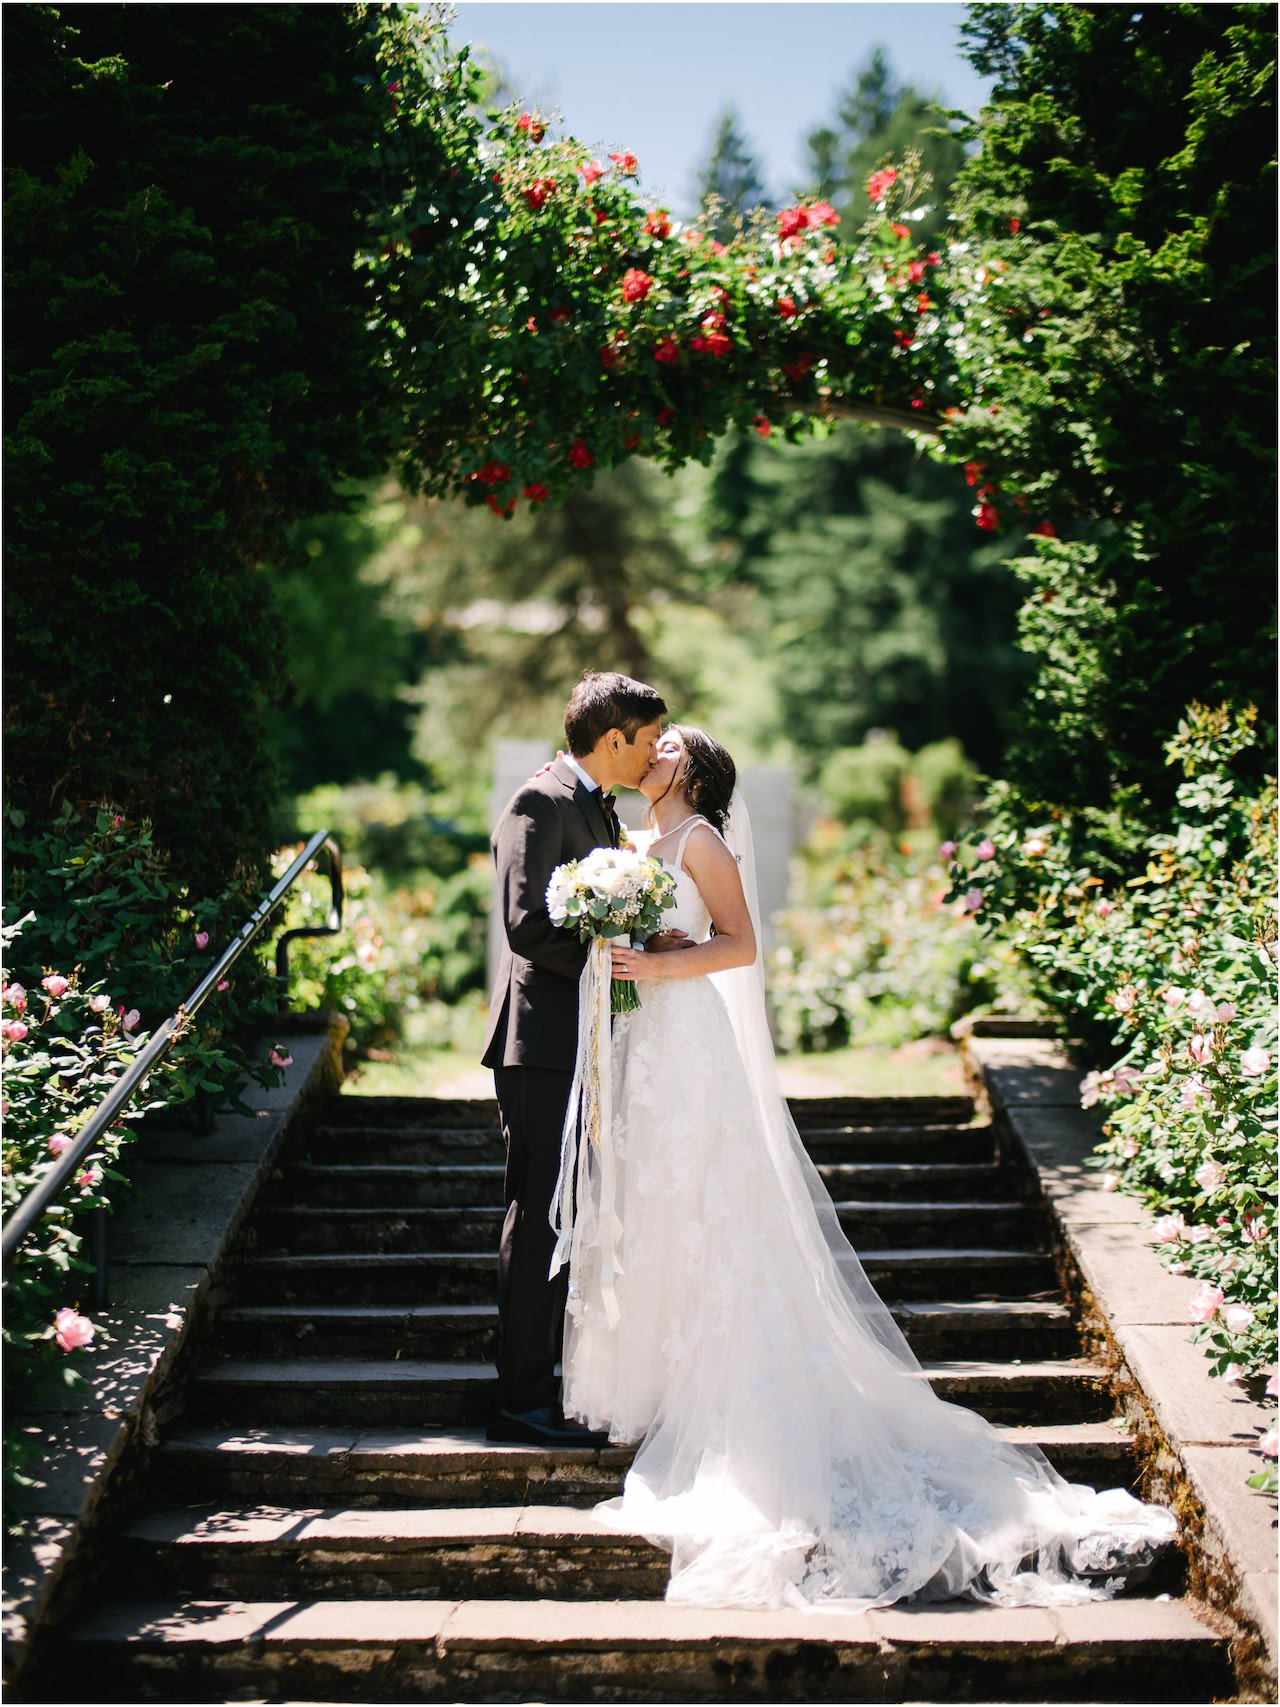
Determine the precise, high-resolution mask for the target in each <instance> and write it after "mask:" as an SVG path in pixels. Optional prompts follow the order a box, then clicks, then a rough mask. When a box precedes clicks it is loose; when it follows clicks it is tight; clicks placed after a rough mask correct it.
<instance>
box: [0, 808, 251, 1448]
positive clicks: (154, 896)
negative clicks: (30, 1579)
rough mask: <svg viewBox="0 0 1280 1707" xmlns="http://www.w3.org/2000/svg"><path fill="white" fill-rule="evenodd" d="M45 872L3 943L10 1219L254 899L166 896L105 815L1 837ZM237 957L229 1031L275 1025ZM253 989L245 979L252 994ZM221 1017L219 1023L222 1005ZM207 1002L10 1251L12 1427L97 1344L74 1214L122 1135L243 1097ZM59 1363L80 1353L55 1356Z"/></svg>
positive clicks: (127, 828) (153, 857)
mask: <svg viewBox="0 0 1280 1707" xmlns="http://www.w3.org/2000/svg"><path fill="white" fill-rule="evenodd" d="M18 843H20V844H21V864H22V865H23V867H24V868H26V869H31V870H36V871H40V872H42V873H44V874H45V879H44V882H43V885H42V887H41V888H40V890H39V894H40V897H41V905H42V908H43V911H41V912H37V911H35V910H34V909H31V910H28V911H27V912H26V913H25V915H24V916H23V918H22V919H21V921H20V923H18V924H17V925H14V926H8V927H6V928H5V929H4V931H3V936H2V939H0V943H2V948H3V961H4V966H5V971H4V974H3V976H2V977H0V1071H2V1073H3V1092H2V1095H0V1102H2V1103H3V1108H4V1116H5V1128H4V1140H5V1154H4V1164H5V1165H4V1170H3V1176H2V1179H0V1189H2V1195H3V1206H4V1209H5V1212H6V1213H8V1212H10V1211H11V1210H12V1209H13V1208H14V1206H15V1205H16V1204H17V1203H18V1202H19V1201H20V1200H21V1199H22V1198H23V1197H25V1196H26V1194H27V1193H28V1192H29V1191H30V1190H31V1189H32V1187H33V1186H34V1185H35V1184H36V1183H37V1182H38V1181H40V1180H41V1179H45V1178H48V1177H49V1175H50V1173H51V1171H53V1170H61V1169H65V1168H68V1163H69V1157H70V1153H71V1152H72V1150H73V1148H74V1146H75V1144H76V1140H77V1135H78V1134H79V1133H80V1132H82V1131H83V1129H84V1126H85V1123H86V1121H87V1120H88V1118H89V1117H90V1115H91V1114H92V1112H93V1111H94V1110H95V1109H96V1108H97V1107H98V1105H99V1104H100V1103H101V1102H102V1100H103V1098H104V1097H105V1096H106V1094H107V1092H108V1091H109V1090H110V1089H111V1087H112V1086H113V1085H114V1084H115V1083H116V1082H117V1081H118V1079H119V1077H120V1075H121V1073H122V1072H123V1071H124V1069H125V1068H126V1066H127V1065H128V1064H129V1063H130V1062H132V1061H133V1060H134V1059H135V1058H136V1057H137V1054H138V1051H139V1049H140V1048H141V1047H142V1045H143V1044H144V1043H145V1042H146V1041H147V1038H148V1035H149V1033H148V1029H147V1026H144V1024H143V1015H144V1014H145V1015H146V1016H147V1022H148V1025H149V1024H150V1023H151V1022H152V1020H153V1016H159V1015H167V1014H168V1013H170V1012H172V1011H173V1009H174V1008H176V1007H177V1005H178V1002H179V1001H180V1000H181V999H182V997H183V996H185V995H186V994H187V992H188V991H189V990H190V989H191V988H192V987H193V986H194V985H195V984H196V983H197V982H198V981H199V978H200V976H201V975H202V973H203V972H204V970H205V966H206V964H207V954H206V955H205V956H204V963H203V964H202V961H201V952H200V945H199V941H198V938H199V936H200V935H205V936H206V937H207V938H208V939H209V940H211V939H212V935H213V933H214V932H215V930H216V931H217V932H222V931H224V930H225V931H226V934H228V935H229V934H230V931H231V929H232V928H234V927H235V926H237V925H238V924H239V923H240V922H241V921H242V920H243V919H244V917H245V916H246V915H247V914H248V912H249V911H250V909H251V907H252V905H253V903H254V901H256V900H257V899H258V898H259V896H260V894H261V889H260V888H250V887H249V886H248V884H249V883H252V882H253V880H252V879H250V880H248V883H247V884H246V886H245V889H244V890H243V891H238V892H237V893H235V894H234V895H228V896H226V897H224V898H222V899H213V900H210V899H208V898H203V899H202V900H201V901H200V903H199V907H198V910H197V906H196V905H195V904H193V903H192V902H191V901H190V899H189V897H188V896H187V895H186V893H185V891H183V890H182V889H181V888H179V886H178V885H177V883H176V881H175V880H174V879H173V878H172V876H171V875H170V871H169V863H168V860H167V858H165V857H164V856H163V855H162V854H161V853H160V851H159V850H157V849H156V848H155V847H154V846H153V844H152V841H151V832H150V829H149V828H148V827H147V826H145V825H138V824H137V823H135V822H132V821H130V820H129V819H128V818H127V817H126V815H125V814H123V813H120V812H115V811H112V810H110V809H108V808H104V809H102V810H99V811H97V812H91V813H84V814H80V813H76V812H75V811H74V810H73V809H71V808H67V809H66V810H65V811H64V813H63V814H62V815H61V816H60V817H59V818H57V819H56V820H54V821H53V822H52V823H51V824H47V825H44V826H41V827H40V828H38V829H36V830H27V831H25V832H21V833H20V832H16V831H13V832H11V849H12V854H11V857H13V858H14V860H15V862H16V861H17V859H18V853H19V848H18V846H17V845H15V844H18ZM252 965H253V963H251V962H250V961H249V960H248V959H246V960H244V961H242V962H241V966H242V969H243V971H242V975H241V976H238V977H237V985H238V986H240V988H241V989H242V991H243V996H242V999H241V1001H240V1003H239V1004H238V1012H237V1018H240V1017H243V1018H244V1019H245V1020H246V1021H247V1022H248V1023H249V1024H253V1023H255V1022H256V1020H257V1018H258V1015H259V1014H261V1015H263V1016H265V1015H268V1014H270V1015H272V1016H274V1011H275V1009H274V1001H273V998H272V992H271V989H270V987H269V985H268V984H267V982H266V980H265V978H264V977H261V975H260V974H257V973H255V972H254V971H253V970H252V969H251V968H252ZM255 979H260V983H259V985H258V988H260V990H261V994H260V995H259V994H258V993H257V990H256V989H255ZM218 1005H219V1006H221V1007H222V1008H223V1012H224V1022H225V1004H218ZM214 1007H215V1004H213V1003H212V1002H211V1003H210V1004H208V1006H207V1007H206V1008H204V1009H202V1010H201V1012H200V1014H198V1015H197V1016H196V1019H195V1022H194V1023H193V1024H192V1025H191V1026H190V1027H188V1028H187V1029H186V1031H185V1032H184V1033H183V1035H182V1036H180V1037H179V1038H178V1039H177V1040H176V1042H175V1043H174V1045H173V1047H172V1049H171V1050H170V1051H169V1053H168V1054H167V1055H166V1056H165V1057H164V1059H163V1060H162V1061H161V1062H160V1063H159V1064H158V1065H157V1066H156V1067H155V1068H154V1070H153V1071H152V1074H151V1076H150V1078H149V1080H148V1083H147V1087H146V1089H145V1090H144V1091H142V1092H140V1093H139V1094H137V1095H136V1096H135V1098H134V1099H133V1100H132V1102H131V1103H130V1104H128V1105H127V1106H126V1107H125V1108H124V1109H123V1110H122V1111H121V1112H120V1114H119V1115H118V1116H117V1118H116V1120H115V1121H114V1122H113V1123H112V1125H111V1126H110V1127H109V1128H108V1129H107V1130H106V1131H104V1132H102V1133H100V1134H98V1135H96V1136H95V1139H94V1142H93V1145H92V1148H91V1150H90V1152H89V1153H88V1154H87V1155H85V1156H82V1157H81V1158H80V1159H79V1160H78V1161H77V1163H76V1164H75V1165H74V1166H71V1167H70V1168H69V1174H68V1177H67V1178H66V1180H65V1185H64V1186H62V1187H61V1189H60V1190H59V1192H58V1195H57V1197H56V1199H55V1201H56V1203H57V1205H58V1207H57V1210H56V1211H55V1212H52V1213H49V1214H47V1215H45V1216H44V1217H42V1218H41V1219H40V1221H39V1222H38V1223H37V1224H36V1226H35V1227H34V1228H33V1229H32V1231H31V1233H30V1235H29V1237H28V1238H27V1240H26V1241H25V1242H24V1244H23V1246H22V1248H21V1250H20V1252H19V1254H18V1258H17V1260H16V1262H15V1264H14V1266H13V1268H12V1269H11V1271H10V1273H9V1276H8V1277H7V1279H8V1283H7V1286H6V1291H5V1305H6V1325H5V1334H6V1350H7V1352H8V1353H9V1357H10V1374H9V1376H8V1380H9V1382H10V1383H11V1386H10V1388H9V1389H8V1397H9V1398H10V1400H11V1403H12V1405H13V1407H14V1414H15V1415H16V1414H19V1413H20V1411H21V1410H22V1408H23V1406H24V1405H25V1404H26V1403H27V1402H28V1400H29V1399H34V1398H36V1397H37V1396H38V1395H40V1394H41V1393H43V1392H46V1391H57V1392H63V1391H65V1389H66V1386H67V1384H68V1383H70V1384H72V1385H74V1384H76V1383H77V1382H78V1381H80V1380H82V1379H83V1376H82V1375H80V1374H79V1373H77V1370H78V1369H83V1368H84V1367H85V1366H86V1365H87V1363H88V1361H89V1359H90V1358H91V1357H93V1356H95V1355H96V1354H97V1353H98V1351H99V1349H100V1347H101V1346H102V1344H103V1341H104V1338H105V1336H104V1334H103V1332H102V1330H101V1329H100V1328H96V1327H95V1324H94V1323H92V1322H91V1321H89V1320H88V1318H87V1317H85V1316H83V1315H82V1314H80V1312H79V1308H78V1306H77V1305H76V1304H75V1300H76V1296H77V1294H78V1293H81V1292H82V1291H83V1290H84V1287H85V1275H86V1272H87V1268H88V1265H87V1263H86V1262H85V1260H84V1244H83V1239H84V1232H85V1219H84V1217H85V1213H86V1212H87V1211H90V1210H94V1209H97V1208H106V1207H110V1205H111V1204H112V1203H113V1201H114V1200H115V1197H116V1195H117V1193H118V1191H119V1190H120V1189H121V1187H122V1186H123V1183H124V1181H125V1179H126V1178H127V1155H128V1147H129V1144H130V1141H131V1139H132V1137H133V1136H134V1134H135V1132H136V1130H137V1122H138V1121H139V1120H141V1118H142V1117H143V1115H144V1114H145V1113H146V1112H147V1110H148V1109H156V1108H160V1107H163V1106H164V1105H165V1104H166V1103H183V1102H187V1101H188V1100H189V1099H190V1098H191V1097H192V1096H193V1095H195V1094H196V1091H197V1089H198V1087H200V1086H201V1085H209V1084H212V1085H215V1086H218V1087H222V1086H226V1087H228V1088H230V1087H231V1086H233V1085H237V1084H243V1082H244V1077H245V1067H244V1066H243V1065H242V1063H241V1061H240V1060H239V1059H238V1058H237V1057H236V1056H234V1055H233V1054H232V1052H231V1049H230V1047H229V1045H228V1044H227V1043H226V1042H225V1041H223V1040H222V1039H221V1037H220V1035H219V1031H220V1027H219V1026H218V1025H217V1024H216V1023H215V1024H214V1025H212V1026H210V1027H209V1028H208V1029H207V1030H206V1026H205V1019H206V1016H207V1015H210V1014H212V1013H213V1012H214ZM68 1353H77V1354H81V1355H72V1356H68ZM23 1438H25V1437H22V1436H20V1435H17V1434H11V1435H10V1437H9V1439H8V1440H7V1441H6V1454H7V1456H6V1468H7V1472H10V1473H11V1472H13V1471H14V1470H15V1469H20V1457H21V1453H22V1450H23V1447H22V1441H23Z"/></svg>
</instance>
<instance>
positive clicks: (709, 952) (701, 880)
mask: <svg viewBox="0 0 1280 1707" xmlns="http://www.w3.org/2000/svg"><path fill="white" fill-rule="evenodd" d="M684 868H685V870H686V871H687V872H688V873H689V875H690V877H692V878H693V881H694V882H695V883H696V884H697V885H698V889H699V891H700V893H701V895H702V899H703V900H704V901H705V902H706V904H707V911H708V912H709V913H710V914H711V922H712V924H713V925H714V926H715V935H714V936H713V937H709V938H708V939H707V941H706V942H700V943H696V944H695V945H694V946H693V947H692V948H686V949H683V950H682V951H681V952H680V953H679V954H645V953H642V952H641V951H639V950H637V949H634V948H619V947H616V946H615V947H614V949H613V953H612V960H613V975H614V977H615V978H624V979H626V978H629V979H634V980H636V981H637V982H643V981H644V980H645V979H651V978H699V977H705V975H706V974H707V973H708V972H727V971H728V970H729V968H730V967H731V966H750V965H751V963H752V961H753V960H754V959H755V957H756V933H755V931H754V930H753V929H752V925H751V913H750V910H749V908H748V907H747V898H746V896H745V895H744V894H743V892H742V879H741V877H740V876H739V875H738V862H737V860H736V859H734V857H733V855H732V854H731V853H730V852H729V850H728V848H727V847H725V845H724V843H723V842H722V841H721V840H720V838H719V836H717V835H716V834H715V832H714V831H712V832H711V833H710V834H706V833H704V827H703V826H702V825H699V826H698V827H697V828H696V829H695V830H693V831H692V833H691V834H690V836H689V839H688V841H687V842H686V843H685V848H684Z"/></svg>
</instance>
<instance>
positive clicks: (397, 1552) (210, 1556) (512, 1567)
mask: <svg viewBox="0 0 1280 1707" xmlns="http://www.w3.org/2000/svg"><path fill="white" fill-rule="evenodd" d="M1168 1558H1169V1563H1168V1564H1166V1562H1165V1561H1161V1564H1160V1565H1159V1567H1158V1568H1157V1572H1156V1573H1155V1574H1153V1576H1151V1577H1150V1578H1149V1579H1148V1581H1147V1583H1146V1585H1145V1586H1144V1592H1145V1593H1151V1592H1159V1590H1161V1589H1163V1588H1165V1586H1166V1584H1168V1583H1170V1582H1174V1583H1177V1582H1178V1581H1179V1580H1180V1575H1181V1569H1180V1555H1178V1554H1176V1553H1173V1554H1171V1555H1169V1556H1168ZM668 1565H669V1556H668V1554H667V1553H666V1551H665V1550H664V1549H663V1548H661V1547H659V1546H657V1545H655V1544H654V1543H653V1542H652V1541H649V1540H647V1539H646V1538H645V1537H644V1536H643V1535H640V1534H636V1533H634V1532H631V1531H619V1530H617V1529H615V1528H613V1527H611V1526H610V1525H609V1524H607V1523H602V1522H601V1521H600V1520H599V1519H598V1518H597V1517H596V1516H595V1515H594V1513H592V1512H590V1511H583V1510H579V1509H578V1508H576V1507H573V1506H564V1505H509V1506H496V1505H495V1506H485V1507H470V1508H467V1509H464V1510H455V1509H454V1508H452V1507H444V1506H432V1507H426V1508H423V1507H421V1506H412V1507H395V1506H378V1507H376V1508H374V1507H368V1506H359V1507H345V1506H344V1507H329V1508H325V1507H316V1508H302V1509H282V1508H281V1507H279V1506H274V1505H273V1506H249V1507H232V1508H222V1507H217V1506H209V1507H192V1506H182V1507H178V1508H176V1509H170V1510H165V1511H155V1512H150V1513H148V1514H146V1515H144V1516H142V1517H139V1518H137V1519H135V1520H134V1522H132V1523H131V1524H130V1525H128V1527H127V1528H126V1529H125V1530H124V1531H123V1532H122V1533H121V1535H120V1537H119V1540H118V1544H117V1547H116V1549H115V1551H114V1555H113V1557H112V1558H111V1559H110V1561H109V1569H110V1571H111V1572H112V1574H113V1578H114V1580H115V1581H119V1582H128V1583H129V1584H130V1585H131V1588H132V1590H133V1592H134V1593H136V1594H140V1595H143V1596H146V1595H151V1594H159V1593H165V1592H169V1591H171V1590H172V1589H174V1588H179V1589H181V1590H182V1591H183V1592H184V1593H187V1594H194V1595H200V1596H205V1595H224V1594H236V1595H239V1596H241V1597H242V1598H256V1597H258V1596H260V1595H262V1594H264V1593H268V1592H269V1593H274V1594H277V1595H279V1594H285V1595H289V1596H293V1595H304V1594H324V1595H326V1596H332V1597H340V1596H347V1595H359V1596H360V1597H361V1598H369V1597H372V1598H375V1599H383V1598H398V1597H399V1596H401V1595H405V1594H419V1595H429V1596H437V1595H441V1596H444V1595H457V1596H458V1597H460V1598H461V1597H463V1596H466V1597H467V1598H469V1599H475V1600H487V1599H491V1598H497V1599H507V1598H513V1599H514V1598H521V1599H524V1598H531V1599H541V1598H543V1597H546V1598H548V1599H555V1600H558V1601H567V1600H598V1599H604V1598H608V1597H612V1598H616V1599H619V1600H658V1599H661V1598H662V1596H663V1594H664V1592H665V1590H666V1586H667V1575H668ZM1170 1566H1171V1567H1172V1568H1170Z"/></svg>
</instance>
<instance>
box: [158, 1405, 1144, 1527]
mask: <svg viewBox="0 0 1280 1707" xmlns="http://www.w3.org/2000/svg"><path fill="white" fill-rule="evenodd" d="M1000 1434H1001V1435H1002V1437H1003V1438H1005V1439H1006V1440H1012V1441H1017V1442H1020V1443H1021V1444H1023V1445H1031V1446H1038V1447H1039V1448H1040V1450H1041V1451H1042V1452H1044V1454H1045V1456H1046V1457H1047V1458H1048V1459H1049V1461H1050V1463H1051V1464H1052V1465H1053V1467H1054V1469H1055V1470H1057V1472H1058V1474H1059V1475H1061V1476H1064V1477H1065V1478H1066V1479H1067V1481H1069V1482H1085V1483H1087V1484H1088V1485H1089V1486H1090V1487H1094V1488H1111V1487H1132V1486H1133V1482H1134V1477H1135V1473H1136V1472H1135V1463H1134V1456H1133V1445H1132V1442H1131V1441H1130V1439H1129V1438H1128V1436H1127V1434H1126V1433H1124V1432H1122V1431H1121V1430H1120V1429H1118V1428H1117V1427H1116V1425H1115V1424H1114V1423H1111V1422H1092V1423H1055V1424H1031V1425H1023V1426H1020V1427H1019V1426H1013V1427H1008V1426H1006V1427H1003V1428H1001V1429H1000ZM631 1457H632V1453H631V1449H630V1447H625V1446H617V1447H609V1448H607V1449H606V1450H604V1451H602V1452H593V1451H585V1450H566V1449H555V1450H552V1449H550V1448H547V1447H539V1446H515V1445H506V1444H497V1443H495V1442H492V1441H488V1440H486V1439H485V1437H484V1431H483V1429H480V1428H473V1429H450V1430H431V1431H427V1430H422V1429H402V1430H395V1429H384V1428H375V1429H368V1428H356V1427H352V1428H348V1429H339V1428H332V1427H315V1428H292V1429H289V1428H286V1429H269V1428H261V1427H258V1428H248V1429H244V1430H235V1429H227V1428H209V1427H204V1428H199V1427H195V1428H185V1429H182V1430H180V1431H178V1432H176V1433H174V1434H171V1435H170V1436H169V1437H168V1438H167V1439H166V1440H165V1441H164V1442H163V1443H162V1444H161V1446H160V1448H159V1450H158V1452H157V1453H156V1454H155V1456H154V1458H153V1459H152V1463H151V1471H150V1480H149V1483H148V1494H149V1496H150V1497H151V1498H152V1499H154V1500H157V1501H165V1502H173V1503H180V1502H181V1501H182V1500H183V1499H189V1498H190V1496H191V1493H192V1490H193V1489H199V1490H200V1493H201V1496H202V1497H203V1498H206V1499H209V1500H222V1501H227V1502H235V1503H240V1502H243V1503H246V1504H250V1503H265V1502H272V1503H275V1504H278V1505H282V1506H289V1507H295V1506H300V1507H314V1506H329V1505H347V1506H364V1505H375V1504H399V1503H402V1502H403V1503H409V1504H413V1505H448V1506H488V1505H520V1504H526V1503H528V1504H540V1505H545V1504H555V1505H569V1506H575V1505H592V1504H594V1503H595V1502H596V1501H597V1500H601V1499H609V1498H611V1497H612V1496H613V1495H614V1494H616V1493H617V1492H618V1490H619V1488H620V1487H621V1485H622V1478H623V1475H624V1474H625V1472H626V1469H627V1466H628V1465H629V1464H630V1462H631Z"/></svg>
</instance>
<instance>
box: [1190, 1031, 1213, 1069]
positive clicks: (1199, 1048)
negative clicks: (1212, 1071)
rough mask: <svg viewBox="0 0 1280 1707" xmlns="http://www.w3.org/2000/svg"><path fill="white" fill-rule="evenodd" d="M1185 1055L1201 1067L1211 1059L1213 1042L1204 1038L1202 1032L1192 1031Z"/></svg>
mask: <svg viewBox="0 0 1280 1707" xmlns="http://www.w3.org/2000/svg"><path fill="white" fill-rule="evenodd" d="M1187 1054H1188V1055H1190V1057H1191V1059H1192V1060H1193V1061H1197V1062H1199V1064H1200V1065H1201V1066H1202V1067H1203V1066H1204V1065H1205V1063H1206V1062H1207V1061H1211V1060H1212V1059H1213V1040H1212V1039H1211V1038H1209V1037H1206V1036H1205V1034H1204V1032H1203V1031H1193V1032H1192V1034H1191V1041H1190V1043H1188V1045H1187Z"/></svg>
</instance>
